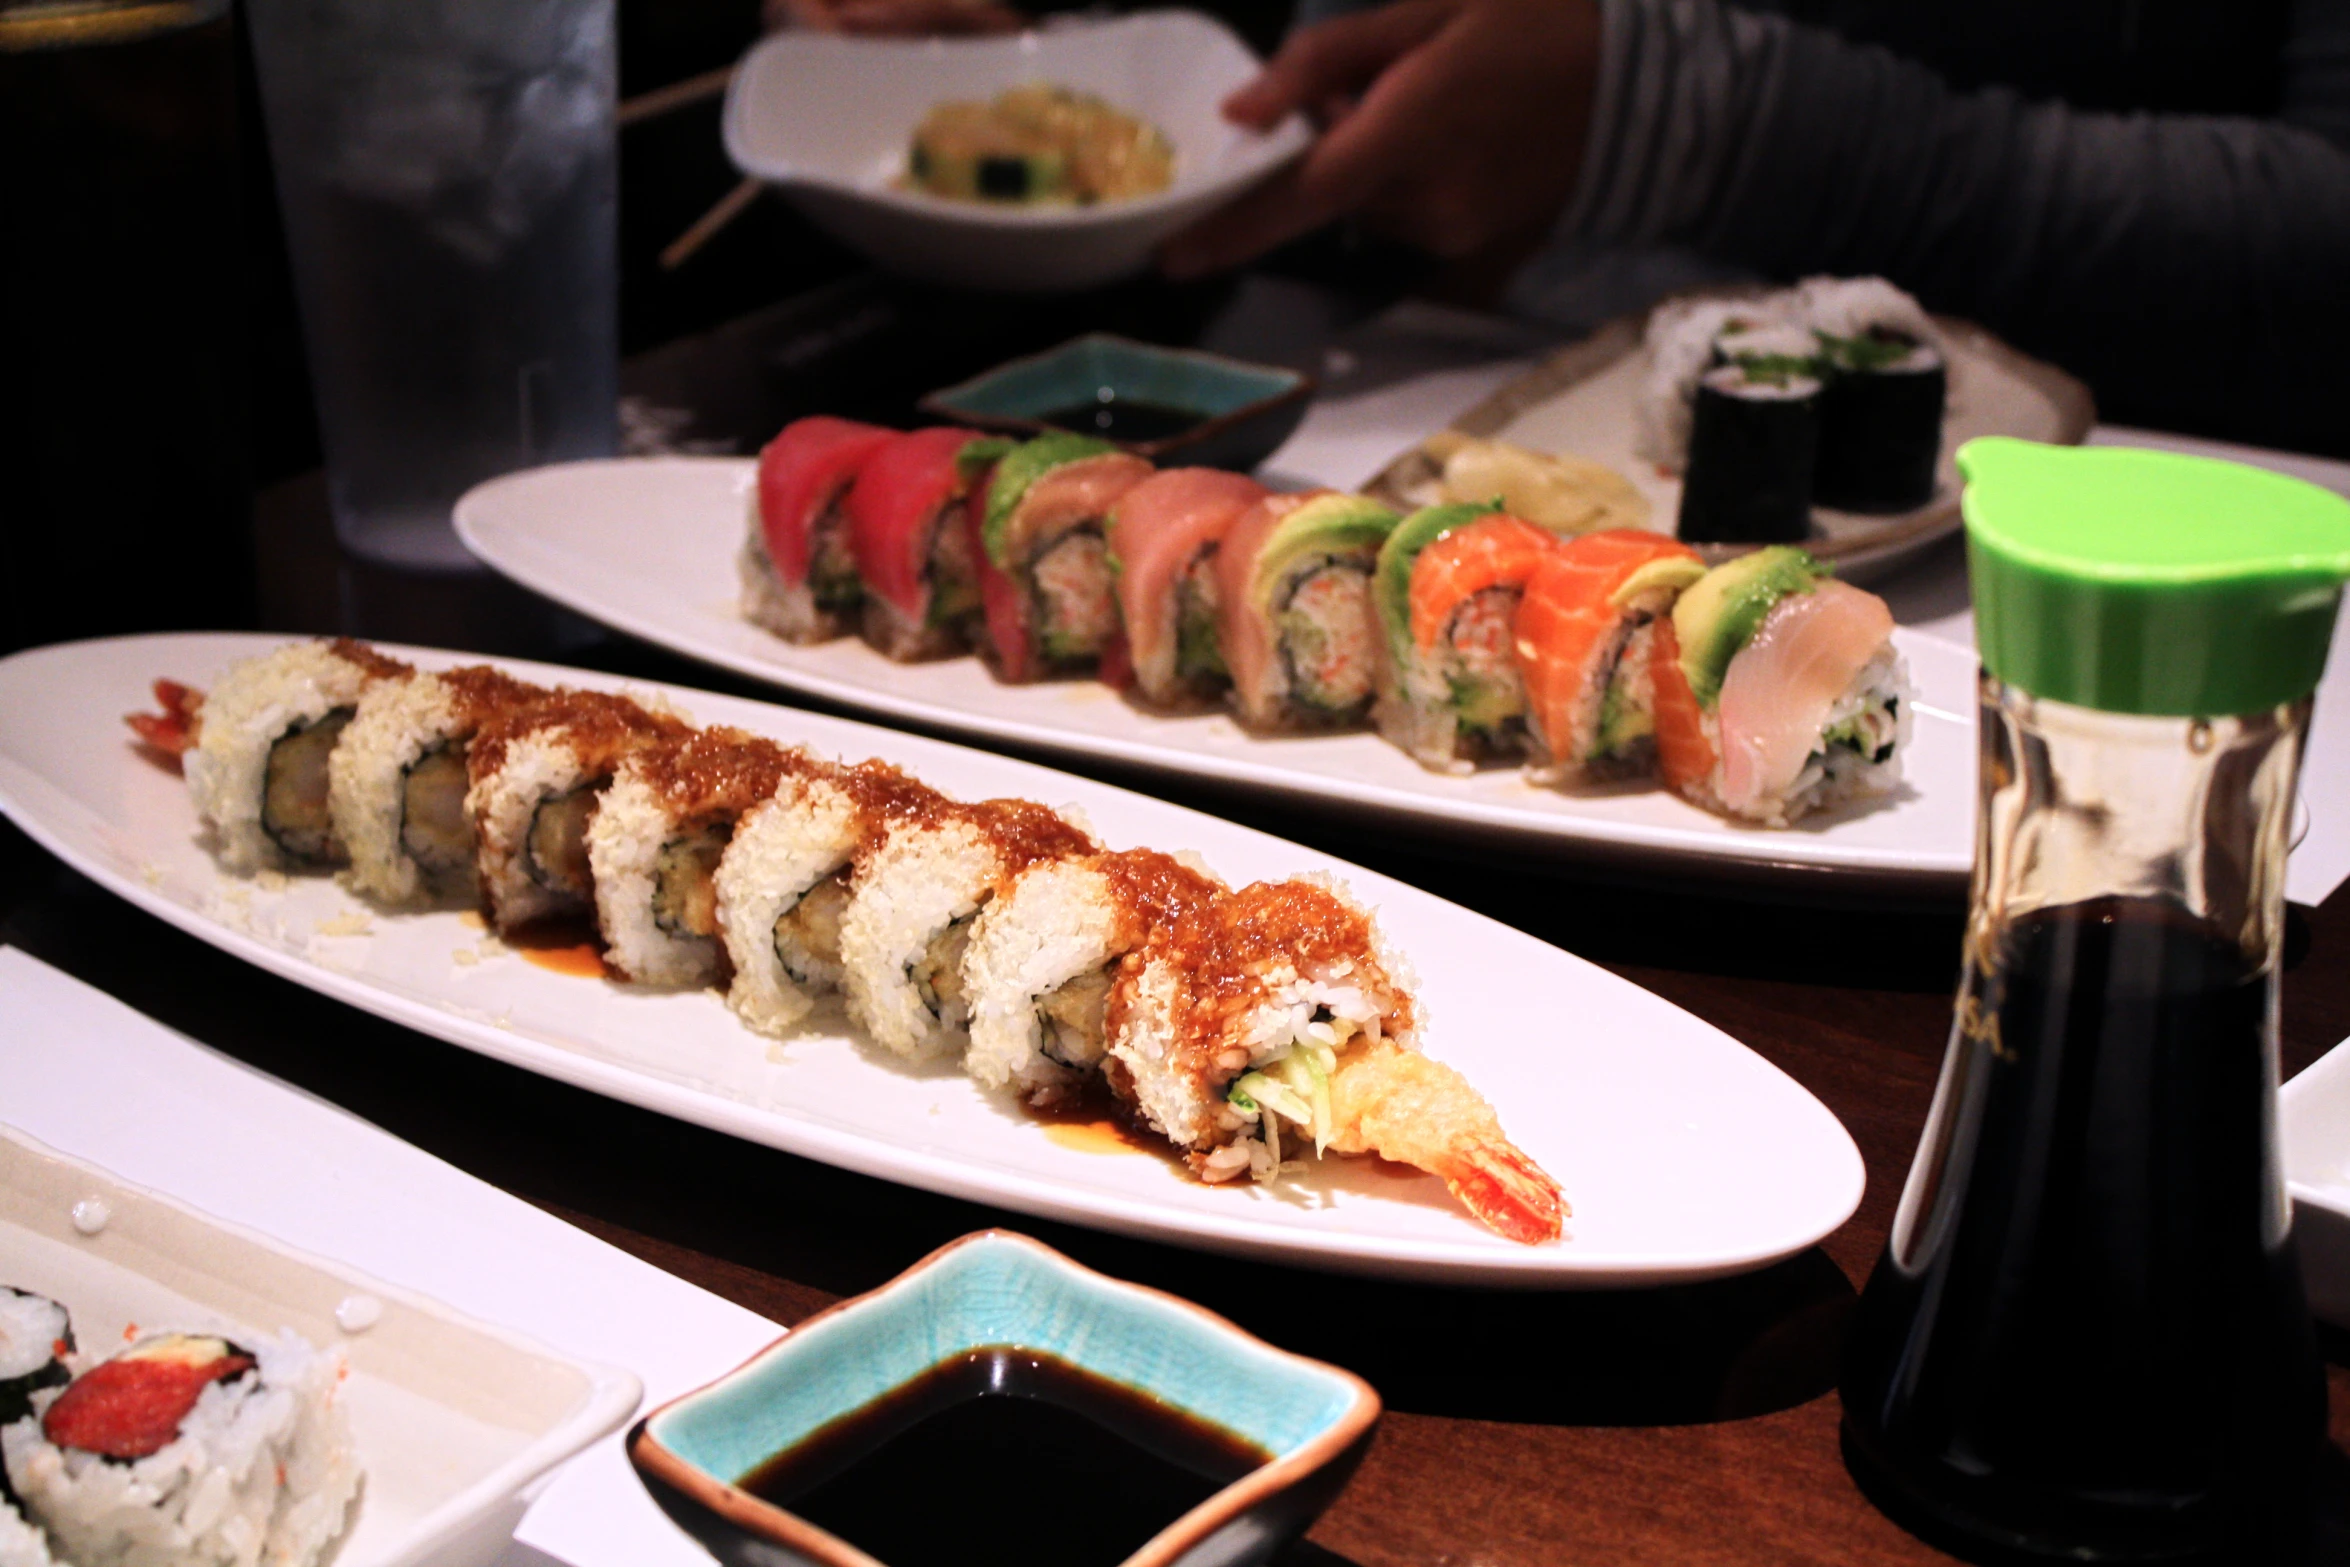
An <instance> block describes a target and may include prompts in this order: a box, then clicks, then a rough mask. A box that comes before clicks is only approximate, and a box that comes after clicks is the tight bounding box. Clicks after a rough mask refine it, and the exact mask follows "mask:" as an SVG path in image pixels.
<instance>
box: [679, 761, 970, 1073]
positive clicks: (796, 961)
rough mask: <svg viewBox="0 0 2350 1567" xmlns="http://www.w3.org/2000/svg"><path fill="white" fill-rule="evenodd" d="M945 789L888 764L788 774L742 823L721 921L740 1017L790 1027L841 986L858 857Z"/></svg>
mask: <svg viewBox="0 0 2350 1567" xmlns="http://www.w3.org/2000/svg"><path fill="white" fill-rule="evenodd" d="M946 803H947V800H946V796H944V795H942V794H940V793H939V792H938V791H937V790H935V789H933V788H931V787H930V786H929V785H927V784H925V783H923V782H922V781H921V780H919V779H917V778H915V777H913V776H911V775H910V774H908V773H905V772H902V771H900V770H899V769H897V768H895V767H892V766H890V765H889V764H888V763H887V762H879V761H868V762H860V763H858V764H857V765H856V766H854V767H818V768H812V769H809V770H807V771H804V772H800V773H795V774H790V775H787V776H786V777H785V778H784V780H783V782H782V784H781V785H780V786H779V787H778V788H777V789H776V791H775V793H774V794H773V795H772V796H770V797H769V798H768V799H766V800H764V801H762V802H761V803H760V804H758V805H755V806H753V807H751V809H750V810H748V811H747V812H745V813H744V814H743V817H742V820H741V821H740V822H738V823H736V825H735V830H734V837H733V838H732V839H731V840H730V841H729V842H728V843H727V845H726V852H725V853H724V854H723V855H721V856H720V857H719V860H718V872H717V877H716V881H717V888H718V921H719V927H720V929H721V931H722V933H723V934H724V937H725V941H726V955H727V959H728V961H729V962H730V963H731V964H732V966H733V968H734V980H733V983H732V984H731V985H730V986H729V987H728V990H727V993H726V1002H727V1005H728V1006H730V1007H732V1008H733V1009H734V1012H735V1015H736V1016H737V1017H739V1018H741V1019H742V1020H743V1022H745V1023H746V1024H748V1025H750V1026H751V1027H752V1028H755V1029H757V1030H758V1031H759V1032H761V1033H763V1034H770V1035H777V1036H780V1035H783V1034H786V1033H788V1032H790V1031H791V1030H792V1029H793V1028H795V1027H797V1026H798V1025H799V1023H800V1022H801V1020H802V1019H804V1018H805V1017H807V1015H808V1013H809V1011H810V1009H811V1008H813V1007H814V1006H815V1004H816V1000H817V998H818V997H820V996H823V995H827V994H830V993H832V992H834V991H837V990H839V989H840V988H841V957H840V931H841V917H842V915H843V914H844V913H846V912H847V910H848V904H849V884H850V878H851V876H852V875H853V873H854V870H855V864H856V859H857V856H858V855H859V854H860V853H862V852H863V851H864V850H865V849H866V848H867V847H868V846H869V845H872V844H875V843H877V842H878V841H879V840H880V837H881V835H882V833H883V832H884V830H886V829H887V828H888V826H889V825H890V824H891V823H893V822H897V821H901V820H905V819H907V818H910V817H916V816H921V815H925V814H927V813H929V812H930V811H933V810H935V809H937V808H938V807H940V806H943V805H945V804H946Z"/></svg>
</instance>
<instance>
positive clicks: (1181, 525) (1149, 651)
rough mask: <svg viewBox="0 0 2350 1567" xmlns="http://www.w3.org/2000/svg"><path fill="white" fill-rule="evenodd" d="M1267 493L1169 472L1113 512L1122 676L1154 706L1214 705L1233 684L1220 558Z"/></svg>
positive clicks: (1215, 477) (1216, 478) (1222, 476)
mask: <svg viewBox="0 0 2350 1567" xmlns="http://www.w3.org/2000/svg"><path fill="white" fill-rule="evenodd" d="M1264 497H1265V487H1264V486H1263V485H1261V484H1259V483H1257V481H1256V480H1254V479H1251V478H1248V477H1247V476H1245V475H1243V474H1237V473H1226V472H1224V471H1223V470H1222V469H1220V468H1169V469H1167V470H1166V471H1165V472H1163V473H1155V474H1153V475H1151V476H1150V477H1149V478H1147V479H1145V480H1143V481H1142V482H1141V483H1140V484H1138V485H1136V486H1135V487H1134V488H1133V489H1131V490H1128V491H1127V492H1126V493H1125V494H1124V495H1121V496H1119V497H1118V503H1117V505H1116V506H1114V507H1112V508H1111V511H1110V526H1109V532H1108V534H1107V535H1106V536H1107V538H1108V540H1109V545H1110V568H1111V576H1112V578H1113V579H1114V580H1115V581H1116V583H1117V586H1118V609H1119V617H1120V619H1121V621H1122V622H1123V626H1124V636H1125V655H1124V657H1123V659H1122V660H1120V667H1119V668H1118V669H1117V670H1115V671H1113V670H1111V669H1110V668H1108V667H1107V666H1105V668H1104V671H1103V673H1104V676H1105V678H1106V677H1107V676H1108V675H1110V674H1112V673H1118V674H1120V675H1122V676H1123V679H1124V682H1125V683H1127V684H1129V685H1130V687H1131V689H1132V690H1133V692H1134V694H1135V695H1136V696H1137V697H1139V698H1141V699H1142V700H1143V701H1144V702H1146V703H1148V704H1149V705H1151V706H1152V707H1157V708H1165V709H1170V710H1180V709H1184V708H1195V707H1200V706H1204V705H1206V704H1207V703H1209V702H1212V701H1214V700H1215V698H1216V696H1217V695H1218V693H1220V692H1221V691H1222V690H1223V689H1224V687H1225V686H1226V685H1227V684H1228V683H1229V681H1230V676H1229V675H1227V674H1226V672H1225V669H1224V651H1223V648H1222V647H1221V646H1220V645H1219V643H1218V640H1217V626H1216V620H1217V616H1216V550H1217V548H1218V546H1220V545H1221V544H1222V543H1223V541H1224V535H1225V534H1226V533H1228V532H1230V531H1231V528H1232V525H1233V524H1234V523H1235V522H1238V521H1239V520H1240V515H1241V513H1242V512H1245V511H1247V510H1248V509H1249V507H1251V506H1253V505H1255V504H1256V503H1257V502H1258V501H1260V500H1263V499H1264Z"/></svg>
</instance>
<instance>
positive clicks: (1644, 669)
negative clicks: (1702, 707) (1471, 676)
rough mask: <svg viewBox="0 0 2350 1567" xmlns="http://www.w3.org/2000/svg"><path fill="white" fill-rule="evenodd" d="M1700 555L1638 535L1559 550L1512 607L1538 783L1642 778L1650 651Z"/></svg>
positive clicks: (1651, 746)
mask: <svg viewBox="0 0 2350 1567" xmlns="http://www.w3.org/2000/svg"><path fill="white" fill-rule="evenodd" d="M1703 575H1705V563H1704V562H1703V561H1701V560H1699V559H1698V557H1697V551H1695V550H1693V549H1691V548H1690V547H1689V546H1688V545H1686V544H1683V543H1681V542H1680V541H1679V540H1677V539H1668V538H1666V537H1665V536H1664V535H1663V534H1660V533H1649V532H1646V531H1644V530H1642V529H1637V528H1608V529H1603V530H1601V531H1600V532H1598V533H1586V534H1584V535H1583V536H1582V537H1581V538H1577V539H1569V540H1567V541H1565V542H1564V543H1562V544H1561V545H1560V546H1559V547H1558V548H1557V550H1556V551H1554V552H1553V553H1552V554H1551V556H1550V557H1549V558H1548V559H1547V560H1545V561H1544V562H1543V564H1542V566H1541V567H1540V569H1538V570H1537V571H1536V572H1535V573H1534V575H1533V576H1532V577H1531V578H1529V579H1528V580H1527V583H1526V591H1525V596H1524V597H1523V598H1522V599H1520V601H1519V603H1518V620H1517V637H1516V640H1517V661H1518V669H1519V672H1520V674H1521V676H1522V677H1523V678H1524V680H1525V684H1526V720H1527V726H1528V730H1529V733H1530V738H1531V741H1532V746H1531V749H1532V751H1533V755H1534V760H1535V765H1536V768H1537V774H1538V776H1539V777H1540V778H1541V779H1542V780H1543V781H1544V782H1553V783H1563V784H1580V783H1586V782H1596V781H1598V780H1602V779H1609V778H1625V777H1632V776H1635V775H1637V774H1640V773H1644V772H1646V771H1647V769H1648V767H1649V764H1650V762H1651V761H1652V760H1653V758H1654V754H1655V749H1656V742H1655V735H1656V711H1655V710H1656V699H1655V693H1654V689H1653V687H1652V684H1651V682H1650V679H1649V667H1650V659H1649V644H1650V642H1651V641H1652V640H1653V638H1654V637H1655V635H1656V628H1657V625H1658V623H1659V620H1660V617H1663V616H1665V615H1668V614H1670V613H1671V612H1672V607H1673V600H1674V599H1676V598H1678V597H1679V596H1680V594H1681V590H1682V589H1684V588H1686V587H1688V586H1689V584H1690V583H1692V582H1695V581H1696V580H1697V579H1698V578H1699V577H1701V576H1703Z"/></svg>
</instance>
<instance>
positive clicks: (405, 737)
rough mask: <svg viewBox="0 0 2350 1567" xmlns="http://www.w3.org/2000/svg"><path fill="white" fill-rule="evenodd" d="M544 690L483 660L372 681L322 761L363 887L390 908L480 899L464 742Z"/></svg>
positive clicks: (339, 831)
mask: <svg viewBox="0 0 2350 1567" xmlns="http://www.w3.org/2000/svg"><path fill="white" fill-rule="evenodd" d="M546 694H547V693H546V692H545V691H544V690H543V689H541V688H540V687H538V686H534V685H530V684H527V683H525V682H523V681H520V680H516V679H514V678H513V677H512V676H510V675H507V674H504V673H502V672H500V671H498V670H495V669H492V668H490V667H489V666H487V665H486V664H475V665H472V666H470V667H468V668H464V669H451V670H445V671H442V672H440V673H437V674H436V673H433V672H431V671H419V672H418V673H416V674H413V675H410V676H408V677H407V678H405V679H399V680H379V681H377V682H376V683H375V684H374V685H372V686H370V687H369V688H368V690H367V692H366V694H365V695H363V696H361V697H360V698H359V706H358V710H357V712H356V713H355V714H354V715H353V717H352V719H351V722H350V724H349V726H348V727H346V728H345V729H344V730H343V735H342V739H341V740H340V741H339V742H338V743H337V744H336V746H335V748H334V754H333V755H332V756H331V757H329V758H328V762H327V800H328V804H329V806H330V808H331V812H332V815H333V818H334V825H335V832H336V835H337V836H339V837H340V838H341V839H342V841H343V844H344V846H345V847H346V848H347V849H349V851H350V854H351V881H352V884H353V885H354V886H356V887H357V888H358V889H359V891H361V892H363V893H366V894H367V895H368V896H369V897H372V898H375V899H378V900H380V901H382V902H384V903H388V904H392V905H395V906H398V905H406V904H414V903H419V902H422V901H425V900H427V899H436V898H437V899H449V900H454V901H460V902H464V903H474V902H478V901H479V898H480V888H479V886H478V883H477V881H476V879H475V875H474V845H473V818H472V817H471V816H469V815H468V814H467V813H466V810H465V792H466V790H467V788H468V787H469V785H470V779H469V777H468V775H467V773H466V768H465V752H466V747H467V746H469V745H470V744H471V743H472V741H473V736H474V732H475V731H476V730H478V729H479V728H480V727H481V726H482V724H483V723H485V722H486V721H488V720H489V719H490V718H492V717H495V716H496V715H497V714H499V713H502V712H506V711H508V710H509V709H512V708H516V707H520V706H522V705H523V704H524V703H527V702H532V701H536V700H538V699H539V698H541V697H544V696H545V695H546Z"/></svg>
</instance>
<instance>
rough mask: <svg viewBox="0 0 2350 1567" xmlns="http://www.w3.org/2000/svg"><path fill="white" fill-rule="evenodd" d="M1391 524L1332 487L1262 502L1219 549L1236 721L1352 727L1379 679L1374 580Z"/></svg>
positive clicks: (1386, 514)
mask: <svg viewBox="0 0 2350 1567" xmlns="http://www.w3.org/2000/svg"><path fill="white" fill-rule="evenodd" d="M1396 521H1397V519H1396V515H1395V513H1394V512H1392V511H1389V510H1388V509H1387V508H1386V507H1384V506H1382V505H1380V504H1379V503H1378V502H1377V501H1374V500H1367V499H1365V498H1364V497H1362V496H1360V495H1342V494H1340V493H1339V492H1337V491H1336V490H1309V491H1305V492H1303V493H1300V494H1295V495H1268V496H1266V497H1265V498H1264V499H1263V500H1261V501H1259V502H1257V503H1256V504H1255V505H1254V506H1251V507H1250V508H1249V509H1248V510H1247V511H1245V512H1243V513H1242V514H1241V516H1240V518H1239V520H1238V521H1236V522H1234V523H1233V525H1232V529H1231V531H1230V532H1229V533H1227V534H1225V536H1224V543H1223V545H1222V547H1221V548H1219V549H1218V550H1217V551H1216V591H1217V594H1218V596H1219V603H1218V607H1217V614H1218V617H1219V624H1220V632H1221V644H1222V647H1223V650H1224V662H1225V664H1226V665H1227V667H1228V668H1229V669H1230V670H1231V674H1232V701H1233V706H1234V707H1235V708H1236V709H1237V710H1238V712H1239V714H1240V716H1241V719H1242V721H1243V722H1245V723H1247V724H1248V725H1249V726H1250V727H1251V728H1255V729H1260V730H1290V729H1313V728H1328V727H1332V726H1336V725H1342V724H1349V723H1354V722H1356V721H1358V720H1360V719H1361V718H1362V716H1363V715H1364V713H1365V712H1366V711H1367V710H1368V709H1369V707H1370V705H1371V695H1372V691H1373V689H1374V687H1375V686H1376V684H1377V680H1378V672H1379V632H1378V614H1377V612H1376V611H1375V610H1374V609H1373V608H1372V605H1371V571H1372V568H1373V566H1374V565H1375V564H1376V563H1377V561H1378V559H1379V546H1380V545H1382V544H1384V543H1385V542H1386V541H1387V535H1388V534H1389V533H1390V532H1392V531H1393V530H1394V528H1395V524H1396Z"/></svg>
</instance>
